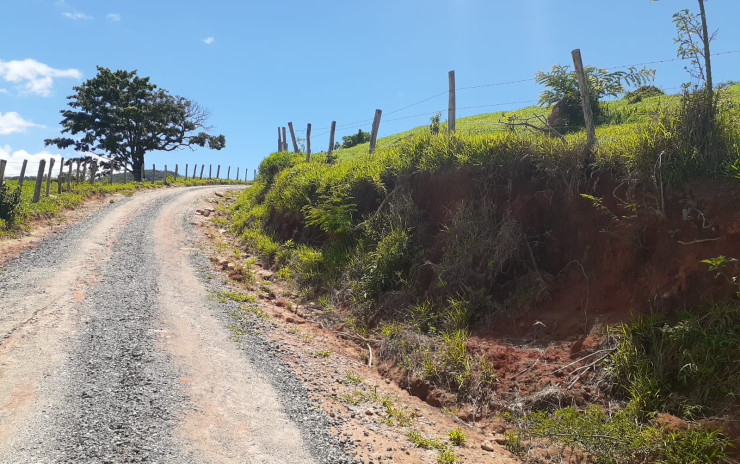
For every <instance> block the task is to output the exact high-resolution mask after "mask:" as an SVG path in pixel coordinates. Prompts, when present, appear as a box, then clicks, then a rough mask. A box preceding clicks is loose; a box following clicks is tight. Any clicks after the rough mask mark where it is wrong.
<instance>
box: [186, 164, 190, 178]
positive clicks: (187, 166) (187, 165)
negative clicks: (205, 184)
mask: <svg viewBox="0 0 740 464" xmlns="http://www.w3.org/2000/svg"><path fill="white" fill-rule="evenodd" d="M188 168H190V165H189V164H187V163H186V164H185V180H188Z"/></svg>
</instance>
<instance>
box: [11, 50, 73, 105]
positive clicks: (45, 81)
mask: <svg viewBox="0 0 740 464" xmlns="http://www.w3.org/2000/svg"><path fill="white" fill-rule="evenodd" d="M57 77H66V78H71V79H81V78H82V73H81V72H80V71H78V70H77V69H54V68H52V67H50V66H48V65H45V64H44V63H39V62H38V61H36V60H32V59H26V60H22V61H21V60H14V61H3V60H0V78H2V79H5V80H6V81H8V82H13V83H17V84H19V85H18V87H20V90H21V93H23V94H34V95H40V96H42V97H48V96H50V95H51V88H52V86H53V85H54V78H57Z"/></svg>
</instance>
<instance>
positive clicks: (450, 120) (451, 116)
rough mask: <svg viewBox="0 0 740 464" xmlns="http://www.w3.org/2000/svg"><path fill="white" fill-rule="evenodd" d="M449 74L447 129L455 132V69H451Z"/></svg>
mask: <svg viewBox="0 0 740 464" xmlns="http://www.w3.org/2000/svg"><path fill="white" fill-rule="evenodd" d="M447 76H448V79H449V81H450V97H449V99H448V105H447V130H449V131H450V132H455V71H450V72H449V73H448V74H447Z"/></svg>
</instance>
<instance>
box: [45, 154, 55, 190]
mask: <svg viewBox="0 0 740 464" xmlns="http://www.w3.org/2000/svg"><path fill="white" fill-rule="evenodd" d="M54 161H56V160H55V159H54V158H50V159H49V174H47V176H46V196H47V197H48V196H49V189H50V188H51V169H52V168H53V167H54Z"/></svg>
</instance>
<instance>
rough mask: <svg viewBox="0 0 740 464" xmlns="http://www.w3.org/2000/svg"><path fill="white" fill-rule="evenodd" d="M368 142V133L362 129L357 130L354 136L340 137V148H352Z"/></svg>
mask: <svg viewBox="0 0 740 464" xmlns="http://www.w3.org/2000/svg"><path fill="white" fill-rule="evenodd" d="M369 141H370V133H369V132H365V131H363V130H362V129H360V130H358V131H357V133H356V134H353V135H345V136H344V137H342V148H352V147H354V146H355V145H359V144H361V143H365V142H369Z"/></svg>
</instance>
